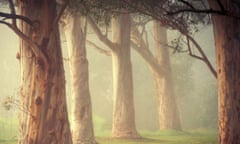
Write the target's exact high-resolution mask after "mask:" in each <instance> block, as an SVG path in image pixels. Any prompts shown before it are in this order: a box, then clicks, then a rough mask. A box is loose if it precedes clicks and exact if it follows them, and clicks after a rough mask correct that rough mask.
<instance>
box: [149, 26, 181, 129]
mask: <svg viewBox="0 0 240 144" xmlns="http://www.w3.org/2000/svg"><path fill="white" fill-rule="evenodd" d="M153 36H154V43H155V48H156V59H157V63H158V65H159V67H164V70H165V71H164V72H162V73H158V71H154V69H152V73H153V76H154V80H155V85H156V93H157V100H158V113H159V116H158V117H159V128H160V129H175V130H181V129H182V128H181V123H180V117H179V111H178V105H177V98H176V96H175V90H174V84H173V80H172V70H171V64H170V59H169V52H168V47H165V46H163V45H162V44H164V43H167V30H166V28H164V27H162V26H161V25H160V23H159V21H154V22H153Z"/></svg>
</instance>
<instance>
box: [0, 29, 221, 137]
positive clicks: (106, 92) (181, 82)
mask: <svg viewBox="0 0 240 144" xmlns="http://www.w3.org/2000/svg"><path fill="white" fill-rule="evenodd" d="M147 30H148V31H149V38H150V39H152V40H150V47H153V44H151V43H152V41H153V38H152V37H151V27H149V28H148V29H147ZM176 35H177V33H176V32H174V31H169V32H168V38H169V41H171V39H173V38H174V37H175V36H176ZM0 37H1V38H0V46H1V52H0V67H1V71H0V75H1V77H0V103H1V106H0V117H1V119H0V129H4V127H6V125H11V127H12V129H11V133H14V134H13V136H15V135H16V133H17V112H18V110H19V106H18V105H17V104H13V106H14V107H13V108H12V109H10V110H6V109H5V108H4V106H3V103H4V101H5V100H6V98H7V97H9V96H11V97H14V99H19V95H18V91H19V87H20V67H19V66H20V65H19V61H18V60H17V59H16V54H17V52H18V49H19V48H18V42H19V41H18V37H17V36H16V35H15V34H14V33H13V32H12V31H11V30H10V29H8V28H7V27H5V26H3V25H0ZM194 38H196V40H197V41H198V42H199V44H200V45H201V47H202V48H203V50H204V51H205V52H206V55H207V56H208V58H209V60H210V61H211V63H212V64H213V65H214V67H215V52H214V40H213V32H212V27H211V26H206V27H203V28H201V29H200V32H198V33H196V34H195V36H194ZM88 39H90V40H91V41H93V42H95V43H97V44H98V45H100V46H101V47H102V48H105V49H106V50H107V47H105V46H104V45H103V44H101V42H100V41H99V40H97V37H96V36H95V35H94V34H93V33H90V34H88ZM62 49H63V54H64V58H68V54H67V48H66V43H65V41H64V37H63V38H62ZM152 49H154V48H152ZM169 52H170V58H171V63H172V71H173V78H174V86H175V93H176V96H177V99H178V105H179V111H180V117H181V122H182V126H183V129H185V130H189V129H217V91H216V87H217V86H216V79H215V77H214V76H213V75H212V73H211V72H210V70H209V69H208V67H207V65H206V64H205V63H203V62H202V61H200V60H197V59H194V58H192V57H190V56H189V55H188V54H186V53H173V51H172V50H171V49H170V50H169ZM194 52H195V53H197V52H196V51H194ZM87 55H88V61H89V83H90V93H91V99H92V107H93V118H94V128H95V131H104V130H110V129H111V119H112V105H113V97H112V95H113V94H112V93H113V91H112V89H113V87H112V61H111V56H106V55H104V54H102V53H99V52H98V51H97V50H96V49H95V48H93V47H91V46H87ZM131 60H132V65H133V76H134V77H133V78H134V100H135V115H136V118H135V120H136V124H137V129H138V130H142V131H145V130H151V131H152V130H158V114H157V103H156V94H155V86H154V80H153V77H152V74H151V72H150V70H149V68H148V66H147V64H146V63H145V61H144V60H143V59H142V58H141V56H140V55H139V54H138V53H136V52H135V51H134V50H132V56H131ZM64 66H65V76H66V92H67V100H68V109H69V114H70V111H71V91H70V86H69V84H70V82H69V67H68V61H67V60H64ZM7 119H9V121H7V122H6V121H4V120H7ZM0 135H1V134H0ZM2 135H3V133H2Z"/></svg>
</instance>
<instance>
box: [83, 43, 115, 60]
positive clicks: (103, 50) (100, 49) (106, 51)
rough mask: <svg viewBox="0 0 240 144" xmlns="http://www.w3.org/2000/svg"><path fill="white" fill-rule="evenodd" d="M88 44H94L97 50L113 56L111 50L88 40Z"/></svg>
mask: <svg viewBox="0 0 240 144" xmlns="http://www.w3.org/2000/svg"><path fill="white" fill-rule="evenodd" d="M87 44H89V45H91V46H93V47H94V48H95V49H96V50H98V51H99V52H100V53H102V54H105V55H106V56H111V52H110V51H108V50H105V49H102V48H100V47H99V46H97V45H96V44H95V43H93V42H91V41H89V40H87Z"/></svg>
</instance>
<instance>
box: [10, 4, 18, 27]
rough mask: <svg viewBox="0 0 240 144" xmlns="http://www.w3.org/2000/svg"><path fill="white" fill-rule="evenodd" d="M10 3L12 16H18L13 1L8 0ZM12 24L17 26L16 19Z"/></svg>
mask: <svg viewBox="0 0 240 144" xmlns="http://www.w3.org/2000/svg"><path fill="white" fill-rule="evenodd" d="M8 3H9V8H10V10H11V14H12V15H16V11H15V8H14V4H13V1H12V0H8ZM12 24H13V25H15V26H16V25H17V23H16V19H15V18H13V19H12Z"/></svg>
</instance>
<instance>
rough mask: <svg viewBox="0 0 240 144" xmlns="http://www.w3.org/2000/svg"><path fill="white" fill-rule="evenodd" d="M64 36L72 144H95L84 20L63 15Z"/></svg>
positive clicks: (71, 14) (74, 15)
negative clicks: (68, 68) (66, 53)
mask: <svg viewBox="0 0 240 144" xmlns="http://www.w3.org/2000/svg"><path fill="white" fill-rule="evenodd" d="M64 22H65V23H64V32H65V36H66V40H67V47H68V50H69V58H70V75H71V95H72V123H71V128H72V136H73V143H74V144H95V143H96V141H95V138H94V131H93V122H92V105H91V98H90V91H89V76H88V74H89V72H88V60H87V56H86V47H85V44H86V17H84V16H80V15H78V14H75V13H70V12H66V17H65V19H64Z"/></svg>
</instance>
